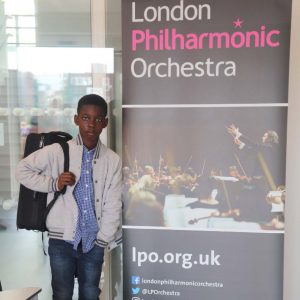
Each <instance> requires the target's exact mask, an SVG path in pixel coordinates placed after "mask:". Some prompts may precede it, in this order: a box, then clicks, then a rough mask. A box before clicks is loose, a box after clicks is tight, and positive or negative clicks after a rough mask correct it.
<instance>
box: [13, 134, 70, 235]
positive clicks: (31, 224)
mask: <svg viewBox="0 0 300 300" xmlns="http://www.w3.org/2000/svg"><path fill="white" fill-rule="evenodd" d="M70 139H72V136H71V135H70V134H68V133H66V132H61V131H51V132H48V133H30V134H29V135H28V136H27V138H26V143H25V150H24V157H26V156H28V155H29V154H31V153H32V152H34V151H36V150H39V149H41V148H43V147H44V146H46V145H50V144H53V143H59V144H60V145H61V147H62V149H63V152H64V172H67V171H69V144H68V143H67V141H68V140H70ZM65 191H66V187H64V188H63V189H62V190H61V191H57V192H55V193H54V198H53V200H52V201H51V202H50V203H49V204H48V205H47V196H48V193H41V192H37V191H33V190H31V189H28V188H27V187H25V186H24V185H22V184H20V192H19V202H18V209H17V228H19V229H27V230H37V231H41V232H45V231H47V227H46V219H47V216H48V214H49V212H50V209H51V208H52V207H53V205H54V203H55V201H56V200H57V198H58V197H59V195H61V194H64V193H65Z"/></svg>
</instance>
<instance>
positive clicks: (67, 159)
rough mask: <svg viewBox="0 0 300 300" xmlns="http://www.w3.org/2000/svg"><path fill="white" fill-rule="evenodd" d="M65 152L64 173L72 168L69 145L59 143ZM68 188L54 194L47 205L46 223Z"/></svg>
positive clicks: (65, 187)
mask: <svg viewBox="0 0 300 300" xmlns="http://www.w3.org/2000/svg"><path fill="white" fill-rule="evenodd" d="M59 144H60V146H61V148H62V150H63V152H64V172H68V171H69V166H70V156H69V144H68V143H59ZM66 190H67V186H64V188H63V189H62V190H61V191H57V192H55V193H54V198H53V199H52V200H51V202H50V203H49V204H48V205H47V207H46V211H45V215H44V222H45V223H46V219H47V216H48V214H49V212H50V210H51V208H52V207H53V205H54V204H55V202H56V200H57V198H58V197H59V195H62V194H64V193H65V192H66Z"/></svg>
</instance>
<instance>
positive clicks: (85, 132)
mask: <svg viewBox="0 0 300 300" xmlns="http://www.w3.org/2000/svg"><path fill="white" fill-rule="evenodd" d="M106 115H107V103H106V101H105V100H104V99H103V98H102V97H100V96H98V95H95V94H89V95H85V96H83V97H82V98H81V99H80V100H79V102H78V106H77V115H75V116H74V122H75V124H76V125H77V126H78V127H79V132H80V135H81V138H82V141H83V144H84V145H85V146H86V147H87V148H88V149H93V148H94V147H96V145H97V143H98V139H99V135H100V134H101V132H102V129H103V128H105V127H106V126H107V123H108V120H107V117H106Z"/></svg>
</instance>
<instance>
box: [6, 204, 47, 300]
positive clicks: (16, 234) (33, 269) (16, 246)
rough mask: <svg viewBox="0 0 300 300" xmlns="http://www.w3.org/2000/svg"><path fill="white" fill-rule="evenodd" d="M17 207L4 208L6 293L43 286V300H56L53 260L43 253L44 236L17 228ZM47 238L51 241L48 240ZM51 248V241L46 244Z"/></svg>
mask: <svg viewBox="0 0 300 300" xmlns="http://www.w3.org/2000/svg"><path fill="white" fill-rule="evenodd" d="M15 216H16V207H13V208H12V209H10V210H9V211H5V210H3V209H2V207H1V206H0V224H1V225H4V226H5V227H6V228H3V227H2V226H1V229H0V280H1V283H2V289H3V290H10V289H16V288H23V287H40V288H42V292H41V293H40V295H39V299H41V300H50V299H52V297H51V295H52V291H51V273H50V266H49V257H48V256H45V255H44V253H43V243H42V237H41V233H38V232H32V231H27V230H17V228H16V225H15V224H16V221H15ZM46 239H47V238H46ZM46 247H47V241H46Z"/></svg>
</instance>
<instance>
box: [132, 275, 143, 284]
mask: <svg viewBox="0 0 300 300" xmlns="http://www.w3.org/2000/svg"><path fill="white" fill-rule="evenodd" d="M131 283H132V284H140V283H141V278H140V277H139V276H132V277H131Z"/></svg>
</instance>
